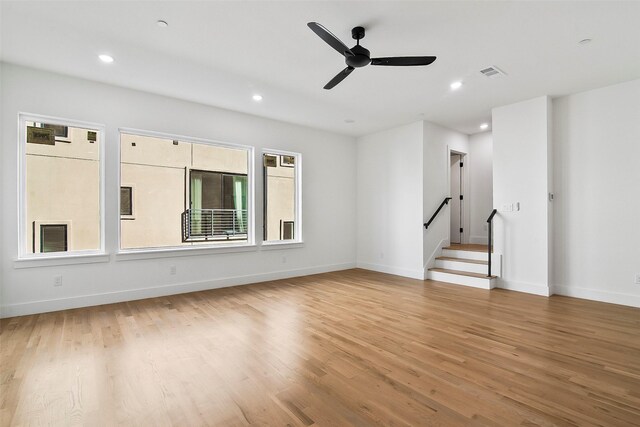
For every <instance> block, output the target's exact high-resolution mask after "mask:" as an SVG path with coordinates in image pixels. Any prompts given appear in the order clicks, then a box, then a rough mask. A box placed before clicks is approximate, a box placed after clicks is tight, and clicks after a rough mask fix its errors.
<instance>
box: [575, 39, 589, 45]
mask: <svg viewBox="0 0 640 427" xmlns="http://www.w3.org/2000/svg"><path fill="white" fill-rule="evenodd" d="M589 43H591V39H582V40H580V41H579V42H578V44H589Z"/></svg>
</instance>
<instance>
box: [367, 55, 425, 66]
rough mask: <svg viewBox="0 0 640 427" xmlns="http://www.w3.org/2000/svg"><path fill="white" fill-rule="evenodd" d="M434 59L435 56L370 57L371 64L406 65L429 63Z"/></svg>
mask: <svg viewBox="0 0 640 427" xmlns="http://www.w3.org/2000/svg"><path fill="white" fill-rule="evenodd" d="M435 60H436V57H435V56H393V57H390V58H372V59H371V65H394V66H401V67H408V66H412V65H429V64H431V63H432V62H433V61H435Z"/></svg>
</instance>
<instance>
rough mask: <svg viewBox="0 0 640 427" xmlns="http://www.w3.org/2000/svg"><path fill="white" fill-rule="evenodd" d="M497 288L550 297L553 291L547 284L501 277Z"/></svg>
mask: <svg viewBox="0 0 640 427" xmlns="http://www.w3.org/2000/svg"><path fill="white" fill-rule="evenodd" d="M496 287H497V288H500V289H508V290H510V291H517V292H524V293H527V294H534V295H542V296H545V297H548V296H549V295H551V291H550V290H549V288H548V287H547V286H545V285H538V284H536V283H525V282H515V281H513V280H505V279H503V278H501V277H499V278H498V283H497V286H496Z"/></svg>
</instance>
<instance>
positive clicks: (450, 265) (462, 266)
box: [436, 259, 487, 274]
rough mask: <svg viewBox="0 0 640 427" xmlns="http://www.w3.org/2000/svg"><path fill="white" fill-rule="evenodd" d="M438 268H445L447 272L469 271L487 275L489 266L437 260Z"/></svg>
mask: <svg viewBox="0 0 640 427" xmlns="http://www.w3.org/2000/svg"><path fill="white" fill-rule="evenodd" d="M436 267H437V268H444V269H446V270H457V271H467V272H469V273H480V274H487V266H486V265H483V264H473V263H469V262H460V261H450V260H443V259H437V260H436Z"/></svg>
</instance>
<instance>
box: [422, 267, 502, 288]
mask: <svg viewBox="0 0 640 427" xmlns="http://www.w3.org/2000/svg"><path fill="white" fill-rule="evenodd" d="M428 277H429V279H431V280H437V281H439V282H447V283H453V284H456V285H463V286H470V287H473V288H480V289H493V288H494V287H495V285H496V279H491V280H490V279H488V278H487V279H481V278H479V277H469V276H459V275H457V274H449V273H443V272H441V271H430V272H429V274H428Z"/></svg>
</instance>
